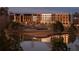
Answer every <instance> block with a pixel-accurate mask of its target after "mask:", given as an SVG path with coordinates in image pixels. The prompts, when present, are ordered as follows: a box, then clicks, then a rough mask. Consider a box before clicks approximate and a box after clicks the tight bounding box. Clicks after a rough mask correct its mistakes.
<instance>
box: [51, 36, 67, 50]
mask: <svg viewBox="0 0 79 59" xmlns="http://www.w3.org/2000/svg"><path fill="white" fill-rule="evenodd" d="M51 44H52V51H66V50H67V45H66V43H64V42H63V37H60V38H56V37H55V38H53V40H52V41H51Z"/></svg>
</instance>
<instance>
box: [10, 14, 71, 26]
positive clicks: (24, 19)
mask: <svg viewBox="0 0 79 59" xmlns="http://www.w3.org/2000/svg"><path fill="white" fill-rule="evenodd" d="M10 17H11V18H12V19H13V18H14V19H13V21H16V22H19V23H23V24H51V23H53V21H60V22H61V23H62V24H63V25H64V26H65V27H68V26H69V25H70V14H69V13H41V14H17V13H14V14H11V15H10Z"/></svg>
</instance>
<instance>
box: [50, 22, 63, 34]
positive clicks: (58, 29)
mask: <svg viewBox="0 0 79 59" xmlns="http://www.w3.org/2000/svg"><path fill="white" fill-rule="evenodd" d="M50 27H51V31H52V32H55V33H61V32H63V31H64V26H63V24H62V23H61V22H59V21H56V22H55V23H52V24H51V25H50Z"/></svg>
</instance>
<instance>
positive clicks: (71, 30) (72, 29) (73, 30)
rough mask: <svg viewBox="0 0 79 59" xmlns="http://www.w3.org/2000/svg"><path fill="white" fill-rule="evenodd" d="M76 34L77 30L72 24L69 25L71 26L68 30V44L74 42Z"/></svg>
mask: <svg viewBox="0 0 79 59" xmlns="http://www.w3.org/2000/svg"><path fill="white" fill-rule="evenodd" d="M76 33H77V28H76V27H75V26H74V24H71V26H70V27H69V29H68V34H69V43H70V42H72V43H73V42H74V41H75V40H76Z"/></svg>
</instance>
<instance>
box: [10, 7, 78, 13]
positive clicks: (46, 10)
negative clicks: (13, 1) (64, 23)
mask: <svg viewBox="0 0 79 59" xmlns="http://www.w3.org/2000/svg"><path fill="white" fill-rule="evenodd" d="M9 11H11V12H17V13H53V12H69V13H74V12H79V8H78V7H9Z"/></svg>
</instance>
